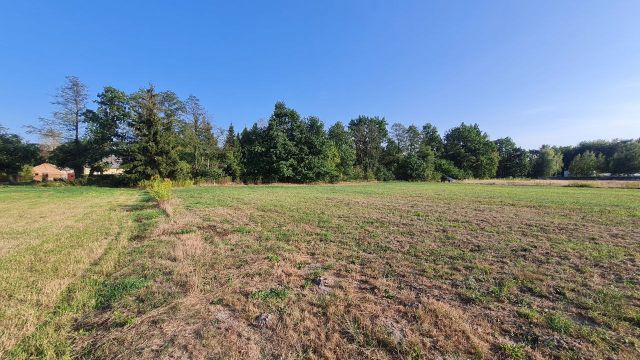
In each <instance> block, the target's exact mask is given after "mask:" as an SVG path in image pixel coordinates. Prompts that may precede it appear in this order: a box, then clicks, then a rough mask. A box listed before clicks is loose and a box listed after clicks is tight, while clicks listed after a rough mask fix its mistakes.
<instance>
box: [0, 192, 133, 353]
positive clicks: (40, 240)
mask: <svg viewBox="0 0 640 360" xmlns="http://www.w3.org/2000/svg"><path fill="white" fill-rule="evenodd" d="M138 196H139V192H137V191H135V190H124V189H119V190H116V189H107V188H93V187H64V188H42V187H31V186H20V187H0V214H1V215H0V358H4V356H5V355H6V354H7V353H8V351H9V350H10V349H11V348H12V347H13V346H15V345H16V344H17V343H18V342H19V341H20V340H21V339H22V338H23V337H24V336H26V335H27V334H30V333H31V332H32V331H34V330H35V328H36V326H37V325H38V324H39V323H41V322H42V321H43V320H44V319H45V317H46V315H47V313H49V312H50V311H51V310H52V308H53V307H54V305H55V304H56V303H57V302H58V300H59V298H60V296H61V294H62V293H63V291H64V290H65V288H67V287H68V285H69V284H71V283H72V282H74V281H75V280H76V279H78V278H79V277H80V276H81V275H82V274H83V273H84V272H85V271H86V270H87V268H89V267H90V266H91V265H92V264H93V263H95V262H96V261H97V260H98V259H99V258H100V257H101V256H102V255H103V253H104V251H105V249H106V248H107V246H108V245H109V244H110V243H112V242H113V241H114V240H116V239H119V238H122V237H126V236H127V235H126V232H127V224H128V223H129V218H128V215H126V211H125V208H126V207H127V206H129V205H131V204H133V203H135V201H136V200H137V198H138Z"/></svg>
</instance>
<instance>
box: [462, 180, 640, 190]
mask: <svg viewBox="0 0 640 360" xmlns="http://www.w3.org/2000/svg"><path fill="white" fill-rule="evenodd" d="M464 183H466V184H481V185H518V186H519V185H521V186H529V185H535V186H543V185H550V186H568V187H590V188H612V189H640V181H637V180H565V179H557V180H556V179H553V180H538V179H489V180H464Z"/></svg>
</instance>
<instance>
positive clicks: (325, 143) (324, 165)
mask: <svg viewBox="0 0 640 360" xmlns="http://www.w3.org/2000/svg"><path fill="white" fill-rule="evenodd" d="M300 135H301V137H300V138H298V139H296V140H297V141H296V147H297V149H298V154H297V157H298V159H297V170H296V174H295V176H294V179H295V181H296V182H303V183H305V182H314V181H327V180H336V179H337V176H338V174H337V168H336V165H337V164H336V161H335V160H334V159H332V154H331V152H330V151H331V147H330V145H331V143H330V142H329V139H328V138H327V134H326V133H325V131H324V124H323V123H322V121H321V120H320V119H319V118H318V117H316V116H310V117H308V118H306V119H304V120H303V130H302V132H301V134H300Z"/></svg>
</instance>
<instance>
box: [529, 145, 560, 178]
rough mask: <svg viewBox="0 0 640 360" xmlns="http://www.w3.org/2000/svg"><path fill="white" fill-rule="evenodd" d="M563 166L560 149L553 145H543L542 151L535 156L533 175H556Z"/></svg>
mask: <svg viewBox="0 0 640 360" xmlns="http://www.w3.org/2000/svg"><path fill="white" fill-rule="evenodd" d="M562 166H563V162H562V153H561V152H560V151H559V150H557V149H555V148H552V147H551V146H548V145H544V146H542V148H540V151H539V152H538V155H537V156H536V158H535V161H534V165H533V176H535V177H550V176H554V175H556V174H558V173H559V172H560V171H561V170H562Z"/></svg>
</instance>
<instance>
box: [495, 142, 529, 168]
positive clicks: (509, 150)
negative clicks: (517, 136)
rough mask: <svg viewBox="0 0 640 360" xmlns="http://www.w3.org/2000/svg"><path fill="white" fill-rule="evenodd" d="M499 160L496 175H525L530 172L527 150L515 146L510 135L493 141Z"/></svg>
mask: <svg viewBox="0 0 640 360" xmlns="http://www.w3.org/2000/svg"><path fill="white" fill-rule="evenodd" d="M494 143H495V144H496V148H497V150H498V155H499V156H500V160H499V162H498V171H497V173H496V176H497V177H499V178H508V177H513V178H517V177H525V176H527V175H528V174H529V172H530V170H531V169H530V167H531V166H530V161H529V152H528V151H526V150H524V149H522V148H519V147H517V146H516V143H515V142H513V140H512V139H511V138H510V137H506V138H502V139H497V140H495V141H494Z"/></svg>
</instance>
